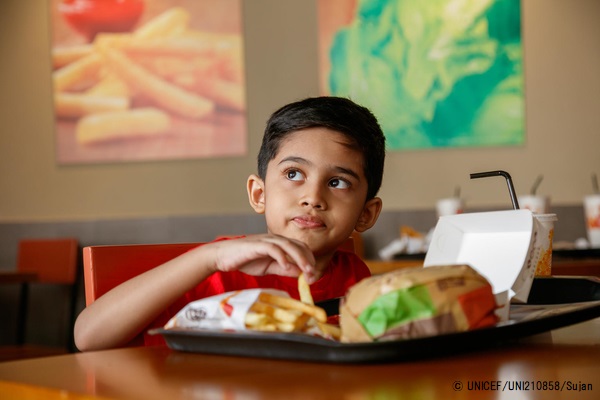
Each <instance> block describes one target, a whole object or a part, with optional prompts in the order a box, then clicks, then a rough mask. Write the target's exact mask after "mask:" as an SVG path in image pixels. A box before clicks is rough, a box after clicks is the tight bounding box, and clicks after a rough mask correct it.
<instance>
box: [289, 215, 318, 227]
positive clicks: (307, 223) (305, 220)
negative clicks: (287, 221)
mask: <svg viewBox="0 0 600 400" xmlns="http://www.w3.org/2000/svg"><path fill="white" fill-rule="evenodd" d="M292 221H293V222H294V223H295V224H296V225H297V226H299V227H300V228H306V229H314V228H323V227H325V224H324V223H323V220H321V218H318V217H314V216H311V215H300V216H298V217H294V218H293V219H292Z"/></svg>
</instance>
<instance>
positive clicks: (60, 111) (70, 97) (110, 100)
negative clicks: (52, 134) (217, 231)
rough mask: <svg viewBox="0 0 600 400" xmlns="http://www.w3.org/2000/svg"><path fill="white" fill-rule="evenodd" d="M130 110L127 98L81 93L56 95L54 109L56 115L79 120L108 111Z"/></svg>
mask: <svg viewBox="0 0 600 400" xmlns="http://www.w3.org/2000/svg"><path fill="white" fill-rule="evenodd" d="M128 108H129V99H128V98H127V97H109V96H94V95H87V94H79V93H56V94H55V95H54V109H55V112H56V115H58V116H59V117H66V118H77V117H82V116H84V115H89V114H94V113H101V112H107V111H123V110H126V109H128Z"/></svg>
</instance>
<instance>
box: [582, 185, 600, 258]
mask: <svg viewBox="0 0 600 400" xmlns="http://www.w3.org/2000/svg"><path fill="white" fill-rule="evenodd" d="M583 211H584V215H585V227H586V230H587V236H588V240H589V242H590V246H591V247H594V248H600V194H591V195H588V196H585V197H584V198H583Z"/></svg>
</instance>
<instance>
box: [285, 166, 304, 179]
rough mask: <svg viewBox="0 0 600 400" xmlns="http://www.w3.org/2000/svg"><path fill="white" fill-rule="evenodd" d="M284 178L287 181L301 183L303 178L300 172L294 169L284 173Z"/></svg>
mask: <svg viewBox="0 0 600 400" xmlns="http://www.w3.org/2000/svg"><path fill="white" fill-rule="evenodd" d="M285 177H286V178H287V179H289V180H290V181H301V180H302V179H303V178H304V176H303V175H302V172H300V171H298V170H295V169H291V170H289V171H287V172H286V173H285Z"/></svg>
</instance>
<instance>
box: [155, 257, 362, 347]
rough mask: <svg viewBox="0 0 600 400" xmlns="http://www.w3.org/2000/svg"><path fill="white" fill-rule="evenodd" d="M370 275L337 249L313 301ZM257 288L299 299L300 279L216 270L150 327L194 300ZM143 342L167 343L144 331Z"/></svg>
mask: <svg viewBox="0 0 600 400" xmlns="http://www.w3.org/2000/svg"><path fill="white" fill-rule="evenodd" d="M369 276H371V272H370V270H369V268H368V267H367V265H366V264H365V263H364V262H363V261H362V260H361V259H360V257H358V256H357V255H356V254H354V253H352V252H348V251H344V250H338V251H337V252H336V253H335V254H334V255H333V258H332V259H331V261H330V263H329V267H328V268H327V270H326V271H325V274H324V275H323V276H322V277H321V279H319V280H318V281H317V282H315V283H313V284H312V285H310V290H311V293H312V296H313V300H314V301H315V302H319V301H323V300H328V299H333V298H337V297H342V296H344V295H345V294H346V291H347V290H348V289H349V288H350V287H351V286H353V285H354V284H356V283H357V282H359V281H360V280H362V279H363V278H366V277H369ZM255 288H263V289H267V288H271V289H280V290H284V291H286V292H288V293H289V294H290V296H292V297H293V298H295V299H299V298H300V295H299V294H298V279H297V278H293V277H288V276H280V275H263V276H253V275H248V274H245V273H243V272H240V271H232V272H216V273H214V274H213V275H211V276H210V277H209V278H208V279H206V280H204V281H203V282H201V283H200V284H199V285H198V286H196V287H195V288H194V289H192V290H190V291H189V292H187V293H186V294H185V295H184V296H183V297H182V298H180V299H179V300H178V301H177V302H175V303H174V304H172V305H171V306H170V307H168V308H167V310H165V311H164V312H163V313H162V314H161V315H160V316H159V317H158V318H157V319H156V320H155V321H154V323H152V325H151V326H150V327H149V328H148V329H150V328H157V327H162V326H163V325H164V324H166V323H167V321H168V320H169V319H170V318H171V317H173V316H174V315H175V314H177V312H178V311H179V310H181V309H182V308H183V307H184V306H185V305H186V304H188V303H189V302H192V301H194V300H199V299H203V298H205V297H210V296H214V295H217V294H221V293H226V292H231V291H234V290H243V289H255ZM144 344H145V345H146V346H149V345H157V344H165V342H164V340H163V338H162V337H161V336H159V335H149V334H147V333H144Z"/></svg>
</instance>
